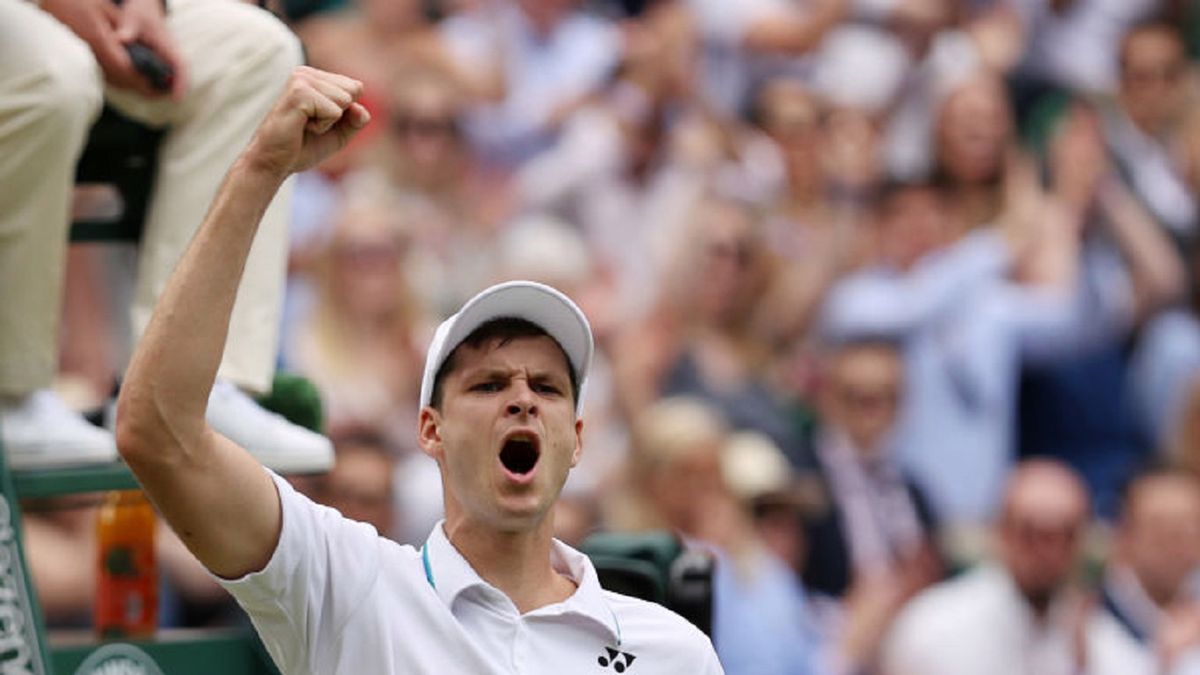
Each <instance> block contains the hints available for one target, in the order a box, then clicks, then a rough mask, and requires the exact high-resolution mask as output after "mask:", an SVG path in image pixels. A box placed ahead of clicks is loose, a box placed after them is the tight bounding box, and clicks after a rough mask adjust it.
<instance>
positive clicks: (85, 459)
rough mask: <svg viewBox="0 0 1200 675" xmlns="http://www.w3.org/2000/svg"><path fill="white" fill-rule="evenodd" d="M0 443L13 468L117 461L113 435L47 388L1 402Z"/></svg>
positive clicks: (46, 467)
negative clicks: (90, 421) (72, 408)
mask: <svg viewBox="0 0 1200 675" xmlns="http://www.w3.org/2000/svg"><path fill="white" fill-rule="evenodd" d="M0 440H2V441H3V443H4V449H5V451H6V452H7V453H8V465H9V467H10V468H12V469H48V468H57V467H64V466H75V465H80V464H103V463H106V462H113V461H116V459H117V444H116V442H115V441H114V440H113V436H112V434H111V433H109V432H108V431H105V430H104V429H101V428H99V427H97V426H94V425H92V424H89V423H88V422H87V420H85V419H83V417H82V416H81V415H80V414H79V413H77V412H75V411H74V410H71V408H69V407H68V406H67V404H66V403H63V401H62V399H61V398H59V397H58V394H55V393H54V392H52V391H50V390H48V389H39V390H38V391H35V392H33V393H32V394H29V395H28V396H25V397H24V398H21V399H18V400H17V401H15V402H8V401H0Z"/></svg>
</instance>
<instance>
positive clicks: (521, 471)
mask: <svg viewBox="0 0 1200 675" xmlns="http://www.w3.org/2000/svg"><path fill="white" fill-rule="evenodd" d="M539 456H541V448H540V447H539V442H538V438H537V436H535V435H533V434H529V433H524V432H517V433H514V434H512V435H511V436H509V437H508V438H506V439H505V440H504V445H503V446H502V447H501V448H500V463H501V464H503V465H504V468H505V469H508V471H509V472H511V473H513V474H516V475H518V476H524V475H525V474H527V473H529V472H530V471H533V467H535V466H537V461H538V457H539Z"/></svg>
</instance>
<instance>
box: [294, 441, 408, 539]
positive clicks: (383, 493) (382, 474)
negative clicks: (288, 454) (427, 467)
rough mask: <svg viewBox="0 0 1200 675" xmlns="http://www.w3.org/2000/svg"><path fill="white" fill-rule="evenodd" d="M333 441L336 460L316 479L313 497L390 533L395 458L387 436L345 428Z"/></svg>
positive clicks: (352, 518)
mask: <svg viewBox="0 0 1200 675" xmlns="http://www.w3.org/2000/svg"><path fill="white" fill-rule="evenodd" d="M333 445H334V449H335V450H336V452H337V461H336V462H334V465H333V470H332V471H330V472H329V473H328V474H326V475H324V476H321V477H320V478H319V479H318V481H317V484H316V486H315V487H316V489H315V490H314V492H313V500H314V501H317V502H319V503H322V504H325V505H326V506H332V507H333V508H335V509H337V510H338V511H339V512H340V513H341V514H342V515H343V516H345V517H347V518H350V519H351V520H357V521H359V522H362V523H367V524H368V525H370V526H372V527H374V528H375V531H376V532H378V533H379V534H381V535H382V536H385V537H387V536H391V535H392V532H393V527H392V526H393V523H394V521H395V517H394V511H393V506H394V500H393V498H394V488H393V477H394V476H393V467H394V465H395V459H394V453H393V452H392V451H391V449H390V448H389V447H388V443H387V440H386V439H385V438H384V437H383V436H381V435H379V434H377V433H375V432H373V431H370V430H367V429H362V430H346V431H343V432H342V433H340V434H338V435H335V436H334V437H333Z"/></svg>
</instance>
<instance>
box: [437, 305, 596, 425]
mask: <svg viewBox="0 0 1200 675" xmlns="http://www.w3.org/2000/svg"><path fill="white" fill-rule="evenodd" d="M495 319H524V320H525V321H528V322H530V323H532V324H533V325H535V326H538V327H539V328H541V329H542V330H544V331H546V334H547V335H549V336H550V337H552V338H554V341H555V342H557V343H558V345H559V346H560V347H562V350H563V351H564V352H565V353H566V355H567V360H568V361H570V365H571V369H572V370H573V371H575V381H576V382H577V383H578V385H579V395H578V396H576V397H575V414H576V415H579V414H580V412H581V411H582V409H583V390H584V383H585V382H587V373H588V368H589V367H590V366H591V363H592V349H593V346H592V327H591V325H589V324H588V320H587V317H586V316H584V315H583V310H581V309H579V306H578V305H576V304H575V303H574V302H573V301H572V300H571V299H570V298H568V297H567V296H566V295H564V294H563V293H562V292H561V291H559V290H557V289H554V288H551V287H550V286H547V285H545V284H539V283H537V282H536V281H506V282H504V283H502V284H496V285H495V286H492V287H491V288H488V289H485V290H483V291H481V292H480V293H479V294H478V295H476V296H475V297H473V298H471V299H470V300H468V301H467V302H466V304H465V305H463V306H462V309H460V310H458V313H457V314H455V315H453V316H451V317H450V318H449V319H446V320H445V321H443V322H442V324H441V325H440V326H438V328H437V331H435V332H434V334H433V341H432V342H430V343H429V351H428V353H426V355H425V373H424V374H423V375H422V377H421V402H420V407H421V408H424V407H425V406H427V405H429V404H430V400H431V399H432V398H433V381H434V378H436V377H437V373H438V371H439V370H441V368H442V364H443V363H445V362H446V359H447V358H449V357H450V354H451V353H453V352H454V349H455V348H456V347H458V345H460V344H462V341H463V340H465V339H467V336H469V335H470V334H471V333H473V332H474V331H475V329H476V328H479V327H480V326H482V325H483V324H485V323H487V322H489V321H493V320H495Z"/></svg>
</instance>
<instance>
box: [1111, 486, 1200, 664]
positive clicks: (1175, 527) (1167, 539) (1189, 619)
mask: <svg viewBox="0 0 1200 675" xmlns="http://www.w3.org/2000/svg"><path fill="white" fill-rule="evenodd" d="M1198 572H1200V482H1198V479H1197V478H1196V476H1194V475H1192V474H1187V473H1182V472H1178V471H1175V470H1170V469H1159V470H1152V471H1148V472H1144V473H1142V474H1140V475H1138V476H1137V477H1135V478H1134V479H1133V481H1132V482H1131V483H1130V485H1129V487H1128V490H1127V492H1126V494H1125V501H1124V504H1123V508H1122V511H1121V518H1120V521H1119V525H1118V530H1117V541H1116V551H1115V554H1114V556H1113V559H1112V560H1111V561H1110V563H1109V565H1108V569H1107V572H1106V574H1105V577H1104V585H1103V596H1102V603H1103V605H1102V606H1103V609H1102V612H1103V614H1104V616H1105V617H1107V618H1110V619H1111V620H1113V622H1114V623H1115V624H1116V627H1115V630H1114V635H1113V636H1112V639H1111V640H1109V641H1108V643H1109V646H1110V648H1111V649H1112V650H1113V653H1112V654H1111V655H1110V656H1108V657H1107V658H1106V659H1105V660H1104V661H1103V662H1101V663H1097V666H1098V668H1097V670H1096V671H1095V672H1098V673H1101V672H1102V673H1112V674H1113V675H1117V674H1118V673H1133V672H1135V669H1136V672H1145V673H1149V672H1158V673H1184V672H1186V673H1196V672H1200V596H1198V594H1197V593H1198V591H1200V589H1198V588H1196V584H1195V582H1196V579H1197V573H1198ZM1122 664H1126V665H1125V666H1124V667H1121V666H1122Z"/></svg>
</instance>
